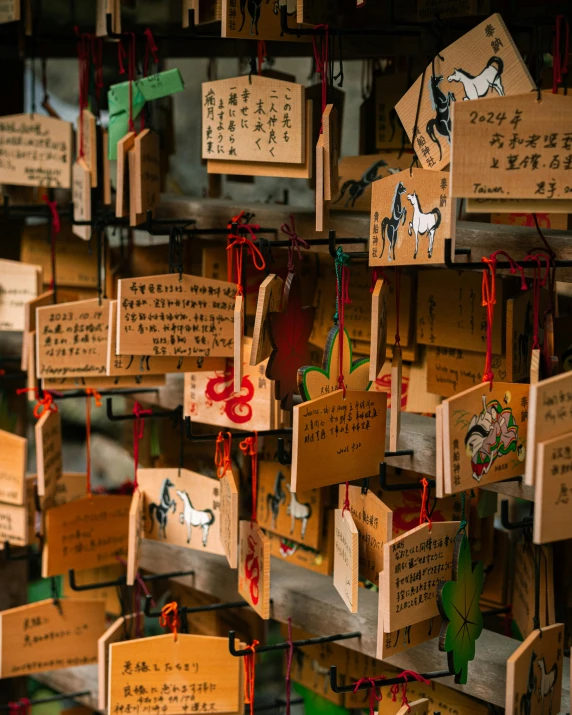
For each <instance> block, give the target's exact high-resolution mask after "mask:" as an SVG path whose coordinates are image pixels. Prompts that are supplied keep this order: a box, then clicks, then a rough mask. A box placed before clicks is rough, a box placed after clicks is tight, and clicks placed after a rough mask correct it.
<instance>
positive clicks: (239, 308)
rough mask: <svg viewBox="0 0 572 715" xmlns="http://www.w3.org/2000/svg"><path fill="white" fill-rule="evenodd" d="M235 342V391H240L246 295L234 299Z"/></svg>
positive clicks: (242, 371) (242, 372) (242, 369)
mask: <svg viewBox="0 0 572 715" xmlns="http://www.w3.org/2000/svg"><path fill="white" fill-rule="evenodd" d="M233 320H234V344H233V351H234V353H233V367H234V392H239V393H240V390H241V388H242V376H243V374H244V367H243V344H242V342H243V335H244V296H242V295H237V296H236V297H235V299H234V318H233Z"/></svg>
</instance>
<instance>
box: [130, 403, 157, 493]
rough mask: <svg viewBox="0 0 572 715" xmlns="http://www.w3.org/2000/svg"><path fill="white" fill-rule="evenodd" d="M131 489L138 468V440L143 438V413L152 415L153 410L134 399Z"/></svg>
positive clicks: (135, 487)
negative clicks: (146, 408) (145, 407)
mask: <svg viewBox="0 0 572 715" xmlns="http://www.w3.org/2000/svg"><path fill="white" fill-rule="evenodd" d="M133 414H134V415H135V419H134V420H133V491H135V490H136V489H137V486H138V485H137V470H138V468H139V442H140V441H141V440H142V439H143V432H144V430H145V420H144V419H143V415H152V414H153V410H144V409H143V408H142V407H141V405H140V404H139V403H138V402H137V401H135V404H134V405H133Z"/></svg>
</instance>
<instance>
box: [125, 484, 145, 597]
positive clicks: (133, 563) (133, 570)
mask: <svg viewBox="0 0 572 715" xmlns="http://www.w3.org/2000/svg"><path fill="white" fill-rule="evenodd" d="M143 506H144V503H143V495H142V494H141V491H140V490H139V489H136V490H135V491H134V492H133V496H132V498H131V506H130V508H129V533H128V536H127V576H126V581H127V585H128V586H133V584H134V583H135V579H136V578H137V571H138V570H139V550H140V548H141V538H142V534H143V523H144V522H143Z"/></svg>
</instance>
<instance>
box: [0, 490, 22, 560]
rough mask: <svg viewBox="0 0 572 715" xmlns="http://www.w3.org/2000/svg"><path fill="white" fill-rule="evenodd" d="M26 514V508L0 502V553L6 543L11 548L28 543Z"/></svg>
mask: <svg viewBox="0 0 572 715" xmlns="http://www.w3.org/2000/svg"><path fill="white" fill-rule="evenodd" d="M27 513H28V512H27V508H26V506H15V505H13V504H3V503H2V502H0V551H1V550H2V549H4V544H5V542H6V541H7V542H8V543H9V544H10V545H12V546H25V545H26V544H27V543H28V526H27V520H28V516H27Z"/></svg>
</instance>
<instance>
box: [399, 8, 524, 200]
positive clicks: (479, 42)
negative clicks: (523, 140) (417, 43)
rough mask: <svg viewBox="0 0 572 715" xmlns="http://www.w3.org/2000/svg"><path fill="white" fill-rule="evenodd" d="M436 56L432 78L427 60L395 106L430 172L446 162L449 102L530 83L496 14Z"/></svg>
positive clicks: (513, 91)
mask: <svg viewBox="0 0 572 715" xmlns="http://www.w3.org/2000/svg"><path fill="white" fill-rule="evenodd" d="M440 55H441V57H443V58H444V60H441V59H440V58H439V56H438V55H437V56H436V57H435V59H434V68H435V75H434V77H433V71H432V65H431V64H429V65H428V66H427V68H426V69H425V71H424V73H423V74H422V75H421V76H420V77H418V78H417V80H416V81H415V82H414V83H413V85H412V86H411V87H410V88H409V89H408V90H407V92H406V94H405V95H404V96H403V97H402V99H401V101H400V102H398V104H397V105H396V107H395V109H396V111H397V114H398V115H399V118H400V119H401V123H402V124H403V127H404V128H405V131H406V132H407V135H408V136H409V139H411V140H413V131H414V127H415V125H417V129H418V131H417V135H416V137H415V141H414V146H413V148H414V150H415V152H416V153H417V156H418V158H419V161H420V162H421V166H422V167H423V168H426V169H433V170H435V171H437V170H439V169H442V168H443V167H445V166H447V164H448V163H449V162H450V161H451V136H452V134H453V132H452V126H453V125H452V117H451V114H452V112H453V111H454V110H453V107H454V106H460V105H464V104H465V102H464V101H463V100H469V99H481V98H483V97H491V96H495V95H500V96H504V95H511V94H522V93H523V92H530V91H531V90H532V89H533V88H534V86H535V85H534V82H533V80H532V77H531V76H530V74H529V72H528V70H527V68H526V65H525V64H524V61H523V59H522V57H521V56H520V54H519V53H518V50H517V49H516V46H515V44H514V42H513V40H512V37H511V36H510V35H509V34H508V31H507V29H506V26H505V24H504V22H503V20H502V18H501V16H500V15H499V14H498V13H497V14H494V15H491V16H490V17H489V18H488V19H486V20H484V21H483V22H481V24H480V25H477V26H476V27H475V28H473V29H472V30H471V31H470V32H467V33H466V34H465V35H463V36H462V37H461V38H460V39H459V40H457V41H456V42H454V43H453V44H452V45H449V47H446V48H445V49H444V50H442V51H441V52H440ZM420 96H421V99H420ZM531 97H532V95H531ZM467 107H468V108H469V107H470V108H471V109H473V108H475V109H476V107H471V105H467ZM499 108H500V107H499ZM455 195H457V194H455Z"/></svg>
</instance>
